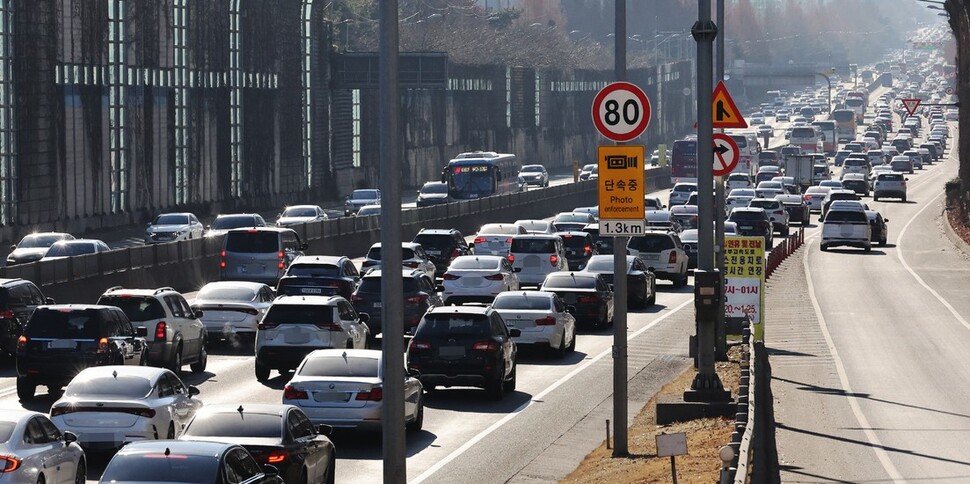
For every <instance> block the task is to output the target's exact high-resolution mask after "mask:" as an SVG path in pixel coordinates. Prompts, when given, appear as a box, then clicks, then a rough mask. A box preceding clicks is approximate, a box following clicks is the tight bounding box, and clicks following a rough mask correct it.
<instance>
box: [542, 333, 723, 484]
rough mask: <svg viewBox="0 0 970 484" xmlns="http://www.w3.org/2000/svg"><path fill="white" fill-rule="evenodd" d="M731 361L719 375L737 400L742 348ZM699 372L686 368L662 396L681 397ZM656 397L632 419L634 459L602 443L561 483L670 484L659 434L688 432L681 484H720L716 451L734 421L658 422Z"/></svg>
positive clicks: (679, 461) (681, 462)
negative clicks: (616, 455)
mask: <svg viewBox="0 0 970 484" xmlns="http://www.w3.org/2000/svg"><path fill="white" fill-rule="evenodd" d="M728 358H729V359H730V361H728V362H720V363H717V374H718V376H719V377H720V378H721V383H722V384H723V385H724V387H725V388H730V389H731V393H732V395H735V396H737V393H738V381H739V380H740V377H741V368H740V366H739V365H740V360H741V352H740V347H738V346H733V347H731V349H730V351H729V352H728ZM694 375H695V371H694V369H693V368H690V369H688V370H687V371H685V372H684V373H682V374H680V376H678V377H677V378H676V379H675V380H674V381H672V382H670V383H668V384H666V385H664V387H663V388H661V389H660V394H664V395H680V394H682V393H683V392H684V390H685V389H687V388H689V387H690V384H691V381H693V379H694ZM656 410H657V397H656V395H655V396H654V397H653V398H651V399H650V401H648V402H647V404H646V405H645V406H644V407H643V410H642V411H641V412H640V414H639V415H637V417H636V418H635V419H634V421H633V425H632V426H630V430H629V436H630V441H629V448H630V456H629V457H625V458H613V456H612V453H613V451H612V450H609V449H607V448H606V442H605V441H604V442H603V443H602V444H600V446H599V447H598V448H597V449H596V450H594V451H593V452H591V453H590V454H589V455H587V456H586V459H584V460H583V462H582V463H581V464H580V465H579V467H577V468H576V470H574V471H573V472H572V473H571V474H569V475H568V476H566V478H565V479H563V480H562V481H560V482H562V483H568V484H573V483H590V484H594V483H595V484H600V483H603V482H609V483H611V484H612V483H627V482H628V483H644V482H670V481H671V475H670V458H669V457H657V445H656V436H657V435H659V434H662V433H668V434H669V433H676V432H685V433H686V434H687V451H688V453H689V454H688V455H684V456H678V457H677V481H678V482H688V483H689V482H697V483H710V482H717V481H718V478H719V472H720V462H721V460H720V458H718V450H720V448H721V447H723V446H724V445H725V444H727V443H728V441H729V440H730V439H731V432H733V431H734V425H733V421H731V420H728V419H723V418H706V419H700V420H693V421H690V422H678V423H674V424H671V425H665V426H658V425H657V424H656V413H657V412H656Z"/></svg>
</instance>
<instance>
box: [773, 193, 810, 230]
mask: <svg viewBox="0 0 970 484" xmlns="http://www.w3.org/2000/svg"><path fill="white" fill-rule="evenodd" d="M775 199H777V200H778V201H779V202H781V205H782V206H783V207H785V211H786V212H788V223H792V224H793V223H796V222H797V223H798V225H801V226H805V225H808V223H809V222H810V221H811V213H812V212H811V209H810V208H809V207H808V203H807V202H806V201H805V197H804V196H802V195H778V196H777V197H775Z"/></svg>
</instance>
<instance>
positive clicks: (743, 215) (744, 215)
mask: <svg viewBox="0 0 970 484" xmlns="http://www.w3.org/2000/svg"><path fill="white" fill-rule="evenodd" d="M728 218H729V219H731V220H732V221H735V222H743V221H750V220H764V219H765V214H764V212H753V211H740V210H734V211H732V212H731V216H730V217H728Z"/></svg>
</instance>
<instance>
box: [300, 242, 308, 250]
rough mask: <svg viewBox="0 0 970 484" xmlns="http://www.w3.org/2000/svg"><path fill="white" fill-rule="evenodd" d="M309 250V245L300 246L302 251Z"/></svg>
mask: <svg viewBox="0 0 970 484" xmlns="http://www.w3.org/2000/svg"><path fill="white" fill-rule="evenodd" d="M309 249H310V244H307V243H303V244H300V250H309Z"/></svg>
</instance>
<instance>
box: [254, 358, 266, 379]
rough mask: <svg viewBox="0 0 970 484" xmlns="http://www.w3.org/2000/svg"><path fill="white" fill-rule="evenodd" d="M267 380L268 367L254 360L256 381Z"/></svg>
mask: <svg viewBox="0 0 970 484" xmlns="http://www.w3.org/2000/svg"><path fill="white" fill-rule="evenodd" d="M266 380H269V367H268V366H266V365H264V364H262V363H260V362H259V360H256V381H266Z"/></svg>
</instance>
